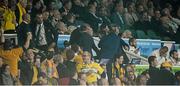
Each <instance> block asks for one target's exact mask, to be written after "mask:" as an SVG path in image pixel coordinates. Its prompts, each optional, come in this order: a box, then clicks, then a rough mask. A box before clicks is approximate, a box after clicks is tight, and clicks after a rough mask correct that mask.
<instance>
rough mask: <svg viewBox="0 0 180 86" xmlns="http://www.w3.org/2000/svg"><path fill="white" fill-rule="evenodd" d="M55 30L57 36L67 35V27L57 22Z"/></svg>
mask: <svg viewBox="0 0 180 86" xmlns="http://www.w3.org/2000/svg"><path fill="white" fill-rule="evenodd" d="M56 28H57V31H58V34H61V35H64V34H68V32H67V31H68V30H67V27H66V25H65V24H64V23H63V22H58V23H57V24H56Z"/></svg>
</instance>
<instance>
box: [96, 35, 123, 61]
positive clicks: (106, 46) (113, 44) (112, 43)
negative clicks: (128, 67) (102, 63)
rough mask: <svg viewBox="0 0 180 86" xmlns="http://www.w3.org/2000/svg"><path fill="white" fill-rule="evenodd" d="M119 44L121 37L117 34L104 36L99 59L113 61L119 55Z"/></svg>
mask: <svg viewBox="0 0 180 86" xmlns="http://www.w3.org/2000/svg"><path fill="white" fill-rule="evenodd" d="M119 44H120V41H119V37H118V36H117V35H116V34H115V33H110V34H109V35H107V36H104V37H103V38H102V39H101V40H100V42H99V44H98V46H99V47H100V48H101V50H100V54H99V58H100V59H102V58H103V59H112V58H113V57H114V55H115V54H116V53H118V48H119Z"/></svg>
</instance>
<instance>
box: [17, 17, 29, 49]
mask: <svg viewBox="0 0 180 86" xmlns="http://www.w3.org/2000/svg"><path fill="white" fill-rule="evenodd" d="M22 18H23V22H22V23H21V24H20V25H19V26H18V28H17V29H16V31H17V35H18V45H19V46H23V45H24V44H25V42H26V38H27V34H28V33H31V28H30V26H29V23H30V20H31V19H30V15H29V14H24V15H23V17H22Z"/></svg>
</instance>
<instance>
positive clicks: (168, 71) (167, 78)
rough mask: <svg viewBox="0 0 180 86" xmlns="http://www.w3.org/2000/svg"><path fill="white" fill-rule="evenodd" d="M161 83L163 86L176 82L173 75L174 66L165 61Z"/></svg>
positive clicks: (161, 71) (161, 69)
mask: <svg viewBox="0 0 180 86" xmlns="http://www.w3.org/2000/svg"><path fill="white" fill-rule="evenodd" d="M159 75H160V81H159V83H160V84H161V85H173V84H174V81H175V76H174V74H173V73H172V64H171V63H170V62H168V61H165V62H163V63H162V64H161V68H160V73H159Z"/></svg>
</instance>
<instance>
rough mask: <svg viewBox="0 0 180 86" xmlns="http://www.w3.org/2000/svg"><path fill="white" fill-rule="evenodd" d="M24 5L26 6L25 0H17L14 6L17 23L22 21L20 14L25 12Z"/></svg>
mask: <svg viewBox="0 0 180 86" xmlns="http://www.w3.org/2000/svg"><path fill="white" fill-rule="evenodd" d="M26 6H27V0H19V2H18V3H17V6H16V11H15V14H16V21H17V23H18V24H21V23H22V21H23V20H22V16H23V15H24V14H26V9H25V8H26Z"/></svg>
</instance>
